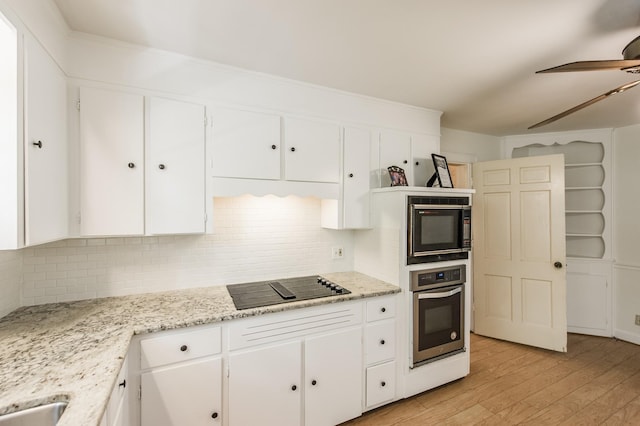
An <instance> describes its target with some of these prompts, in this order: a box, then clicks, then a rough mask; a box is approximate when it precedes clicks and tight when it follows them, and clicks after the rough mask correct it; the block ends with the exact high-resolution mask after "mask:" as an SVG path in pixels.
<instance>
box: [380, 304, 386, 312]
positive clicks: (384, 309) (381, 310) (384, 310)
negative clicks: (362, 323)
mask: <svg viewBox="0 0 640 426" xmlns="http://www.w3.org/2000/svg"><path fill="white" fill-rule="evenodd" d="M380 312H382V313H383V314H384V313H385V312H387V308H385V307H384V306H383V307H382V308H380Z"/></svg>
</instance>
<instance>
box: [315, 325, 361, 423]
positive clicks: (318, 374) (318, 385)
mask: <svg viewBox="0 0 640 426" xmlns="http://www.w3.org/2000/svg"><path fill="white" fill-rule="evenodd" d="M304 360H305V371H304V378H305V399H304V402H305V405H304V412H305V415H304V419H305V421H304V424H305V426H322V425H337V424H339V423H342V422H345V421H347V420H349V419H353V418H355V417H358V416H359V415H360V414H362V330H361V329H360V328H358V329H351V330H345V331H336V332H334V333H331V334H326V335H322V336H318V337H312V338H308V339H307V340H306V341H305V344H304Z"/></svg>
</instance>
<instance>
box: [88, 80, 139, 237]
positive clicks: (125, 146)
mask: <svg viewBox="0 0 640 426" xmlns="http://www.w3.org/2000/svg"><path fill="white" fill-rule="evenodd" d="M80 211H81V222H80V233H81V235H84V236H92V235H140V234H143V233H144V99H143V97H142V96H141V95H136V94H131V93H124V92H116V91H111V90H102V89H94V88H87V87H82V88H81V89H80Z"/></svg>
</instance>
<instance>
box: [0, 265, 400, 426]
mask: <svg viewBox="0 0 640 426" xmlns="http://www.w3.org/2000/svg"><path fill="white" fill-rule="evenodd" d="M322 275H323V276H324V277H326V278H328V279H330V280H331V281H334V282H336V283H338V284H339V285H341V286H342V287H344V288H346V289H348V290H350V291H351V294H348V295H342V296H334V297H331V298H321V299H312V300H305V301H300V302H289V303H283V304H279V305H272V306H267V307H263V308H252V309H246V310H237V309H236V308H235V306H234V305H233V300H232V299H231V297H230V296H229V293H228V292H227V290H226V287H225V286H213V287H201V288H191V289H183V290H172V291H165V292H158V293H145V294H135V295H130V296H120V297H107V298H101V299H90V300H80V301H76V302H64V303H53V304H47V305H37V306H29V307H23V308H19V309H17V310H15V311H14V312H12V313H10V314H9V315H7V316H5V317H3V318H1V319H0V416H1V415H3V414H8V413H11V412H15V411H20V410H23V409H27V408H31V407H35V406H39V405H43V404H47V403H53V402H60V401H65V402H67V403H68V406H67V408H66V410H65V413H64V414H63V416H62V417H61V419H60V422H59V423H58V425H59V426H71V425H82V426H85V425H92V424H95V425H98V424H99V423H100V420H101V418H102V416H103V414H104V412H105V410H106V405H107V403H108V400H109V397H110V394H111V390H112V388H113V386H114V385H115V381H116V379H117V375H118V373H119V371H120V368H121V366H122V362H123V360H124V358H125V356H126V354H127V351H128V349H129V345H130V342H131V339H132V337H133V336H134V335H141V334H148V333H155V332H159V331H165V330H174V329H180V328H185V327H193V326H198V325H206V324H214V323H218V322H225V321H231V320H236V319H241V318H248V317H254V316H259V315H265V314H269V313H277V312H284V311H289V310H294V309H302V308H306V307H311V306H321V305H326V304H329V303H341V302H347V301H353V300H359V299H364V298H370V297H378V296H384V295H389V294H395V293H398V292H400V288H399V287H397V286H394V285H391V284H388V283H386V282H384V281H380V280H378V279H375V278H372V277H370V276H367V275H364V274H361V273H358V272H335V273H328V274H322Z"/></svg>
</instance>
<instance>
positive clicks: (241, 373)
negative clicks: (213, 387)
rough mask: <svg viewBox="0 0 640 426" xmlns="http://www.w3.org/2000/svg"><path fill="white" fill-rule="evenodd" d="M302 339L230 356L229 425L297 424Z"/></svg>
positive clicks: (285, 425)
mask: <svg viewBox="0 0 640 426" xmlns="http://www.w3.org/2000/svg"><path fill="white" fill-rule="evenodd" d="M301 374H302V342H300V341H294V342H290V343H284V344H278V345H275V346H268V347H266V348H260V349H252V350H249V351H246V352H237V353H231V354H230V355H229V415H228V418H229V425H231V426H247V425H278V426H289V425H290V426H298V425H300V423H301V420H302V383H301Z"/></svg>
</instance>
